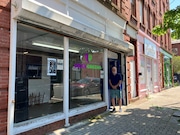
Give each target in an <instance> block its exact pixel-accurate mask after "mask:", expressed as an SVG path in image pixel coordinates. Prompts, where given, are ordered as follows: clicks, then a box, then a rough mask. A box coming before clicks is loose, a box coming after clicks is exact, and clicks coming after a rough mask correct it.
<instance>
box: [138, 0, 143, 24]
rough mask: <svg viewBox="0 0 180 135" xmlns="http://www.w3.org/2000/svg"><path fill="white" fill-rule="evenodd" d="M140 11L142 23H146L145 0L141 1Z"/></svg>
mask: <svg viewBox="0 0 180 135" xmlns="http://www.w3.org/2000/svg"><path fill="white" fill-rule="evenodd" d="M139 11H140V23H142V24H144V0H141V1H140V7H139Z"/></svg>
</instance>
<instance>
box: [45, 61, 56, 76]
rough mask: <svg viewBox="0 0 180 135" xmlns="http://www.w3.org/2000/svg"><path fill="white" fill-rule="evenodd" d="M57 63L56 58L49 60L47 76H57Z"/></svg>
mask: <svg viewBox="0 0 180 135" xmlns="http://www.w3.org/2000/svg"><path fill="white" fill-rule="evenodd" d="M56 73H57V63H56V59H54V58H47V75H50V76H56Z"/></svg>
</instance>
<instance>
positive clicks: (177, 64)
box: [172, 56, 180, 74]
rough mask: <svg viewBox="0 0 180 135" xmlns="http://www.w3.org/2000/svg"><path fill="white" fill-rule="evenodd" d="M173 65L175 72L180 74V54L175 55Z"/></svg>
mask: <svg viewBox="0 0 180 135" xmlns="http://www.w3.org/2000/svg"><path fill="white" fill-rule="evenodd" d="M172 65H173V70H174V73H178V74H180V56H173V58H172Z"/></svg>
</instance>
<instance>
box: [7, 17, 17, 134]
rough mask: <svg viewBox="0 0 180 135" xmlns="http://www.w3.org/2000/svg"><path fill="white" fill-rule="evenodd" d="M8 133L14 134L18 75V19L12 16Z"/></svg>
mask: <svg viewBox="0 0 180 135" xmlns="http://www.w3.org/2000/svg"><path fill="white" fill-rule="evenodd" d="M10 29H11V34H10V56H9V58H10V60H9V89H8V118H7V134H8V135H13V134H14V133H13V127H14V106H15V104H14V103H15V76H16V38H17V21H16V20H14V19H13V18H11V26H10Z"/></svg>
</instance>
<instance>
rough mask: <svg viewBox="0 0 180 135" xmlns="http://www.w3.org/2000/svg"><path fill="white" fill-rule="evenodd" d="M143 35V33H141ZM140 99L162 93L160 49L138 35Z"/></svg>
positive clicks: (152, 42) (149, 40) (146, 38)
mask: <svg viewBox="0 0 180 135" xmlns="http://www.w3.org/2000/svg"><path fill="white" fill-rule="evenodd" d="M140 33H141V34H143V33H142V32H140ZM138 57H139V58H138V61H139V62H138V63H139V66H138V73H139V88H140V89H139V92H140V97H141V96H142V97H144V96H147V95H149V94H150V93H153V92H159V91H160V82H159V81H158V80H159V78H160V74H159V70H160V69H159V47H158V46H157V45H156V44H155V42H154V41H152V40H151V39H150V38H148V37H146V36H142V35H140V34H139V35H138Z"/></svg>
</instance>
